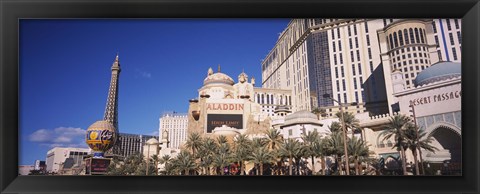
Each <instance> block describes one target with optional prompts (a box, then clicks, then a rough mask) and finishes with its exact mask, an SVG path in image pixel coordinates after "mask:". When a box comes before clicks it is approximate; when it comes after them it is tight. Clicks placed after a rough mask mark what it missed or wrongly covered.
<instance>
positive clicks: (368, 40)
mask: <svg viewBox="0 0 480 194" xmlns="http://www.w3.org/2000/svg"><path fill="white" fill-rule="evenodd" d="M367 46H370V36H369V35H368V34H367Z"/></svg>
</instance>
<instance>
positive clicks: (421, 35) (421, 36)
mask: <svg viewBox="0 0 480 194" xmlns="http://www.w3.org/2000/svg"><path fill="white" fill-rule="evenodd" d="M420 42H421V43H425V40H424V39H423V31H422V29H420Z"/></svg>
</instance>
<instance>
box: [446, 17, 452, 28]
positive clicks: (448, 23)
mask: <svg viewBox="0 0 480 194" xmlns="http://www.w3.org/2000/svg"><path fill="white" fill-rule="evenodd" d="M446 20H447V29H448V30H452V26H451V25H450V19H446Z"/></svg>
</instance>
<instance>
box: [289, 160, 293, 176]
mask: <svg viewBox="0 0 480 194" xmlns="http://www.w3.org/2000/svg"><path fill="white" fill-rule="evenodd" d="M292 160H293V158H292V157H290V158H288V173H289V175H290V176H292V175H293V174H292V166H293V164H292V163H293V162H292Z"/></svg>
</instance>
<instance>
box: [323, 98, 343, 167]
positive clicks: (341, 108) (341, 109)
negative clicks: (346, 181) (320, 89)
mask: <svg viewBox="0 0 480 194" xmlns="http://www.w3.org/2000/svg"><path fill="white" fill-rule="evenodd" d="M323 97H324V98H330V99H332V100H333V101H335V102H337V103H338V105H340V114H341V115H342V130H343V151H344V152H345V162H346V164H347V165H345V166H346V174H347V175H350V162H349V161H348V153H347V129H346V126H345V118H344V116H343V106H342V103H340V102H339V101H338V100H335V99H334V98H332V97H330V94H324V95H323Z"/></svg>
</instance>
